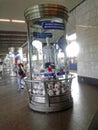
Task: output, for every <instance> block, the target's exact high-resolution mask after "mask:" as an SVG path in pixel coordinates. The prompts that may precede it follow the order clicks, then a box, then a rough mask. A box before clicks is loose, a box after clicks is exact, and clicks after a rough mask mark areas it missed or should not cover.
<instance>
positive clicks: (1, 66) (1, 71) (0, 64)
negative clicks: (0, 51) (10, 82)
mask: <svg viewBox="0 0 98 130" xmlns="http://www.w3.org/2000/svg"><path fill="white" fill-rule="evenodd" d="M2 74H3V65H2V62H0V79H2Z"/></svg>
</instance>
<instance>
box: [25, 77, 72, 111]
mask: <svg viewBox="0 0 98 130" xmlns="http://www.w3.org/2000/svg"><path fill="white" fill-rule="evenodd" d="M73 78H74V76H73V75H68V76H67V78H63V79H53V80H47V79H43V80H30V79H28V78H27V79H25V83H26V87H27V90H28V94H29V107H30V108H31V109H32V110H36V111H40V112H53V111H61V110H64V109H68V108H70V107H72V106H73V98H72V95H71V82H72V79H73ZM61 81H63V82H64V84H65V85H66V91H65V92H63V93H62V92H60V93H59V94H57V95H56V94H52V95H49V93H48V91H49V90H48V89H49V88H48V85H49V84H50V83H51V82H52V83H53V84H54V85H55V83H57V82H59V83H60V82H61ZM36 83H37V86H36V93H34V92H35V91H34V89H35V84H36ZM41 85H42V86H41ZM60 87H62V86H59V89H58V90H57V91H60V90H61V89H60ZM53 89H54V87H53V86H52V88H51V91H54V90H53ZM40 91H44V93H43V94H42V93H41V94H40ZM55 91H56V90H55Z"/></svg>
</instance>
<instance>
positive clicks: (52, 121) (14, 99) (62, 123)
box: [0, 74, 98, 130]
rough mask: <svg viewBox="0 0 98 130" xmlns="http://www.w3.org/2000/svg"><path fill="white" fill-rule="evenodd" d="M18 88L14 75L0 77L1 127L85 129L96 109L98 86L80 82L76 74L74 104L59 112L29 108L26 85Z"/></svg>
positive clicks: (7, 129) (6, 129)
mask: <svg viewBox="0 0 98 130" xmlns="http://www.w3.org/2000/svg"><path fill="white" fill-rule="evenodd" d="M75 76H76V74H75ZM17 88H18V87H17V81H16V77H4V78H3V79H0V130H88V126H89V124H90V123H91V121H92V118H93V116H94V114H95V113H96V111H97V110H98V86H92V85H86V84H80V83H78V81H77V76H76V77H75V78H74V79H73V81H72V96H73V102H74V103H73V107H72V108H71V109H68V110H65V111H61V112H55V113H40V112H35V111H32V110H31V109H30V108H29V106H28V93H27V90H26V88H25V89H23V90H21V92H19V91H17Z"/></svg>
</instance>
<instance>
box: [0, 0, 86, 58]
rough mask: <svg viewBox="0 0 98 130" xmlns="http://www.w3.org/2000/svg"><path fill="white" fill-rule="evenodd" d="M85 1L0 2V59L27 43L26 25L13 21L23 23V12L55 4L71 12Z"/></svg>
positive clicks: (16, 0)
mask: <svg viewBox="0 0 98 130" xmlns="http://www.w3.org/2000/svg"><path fill="white" fill-rule="evenodd" d="M83 1H85V0H42V1H41V0H0V19H7V20H9V21H7V22H3V21H0V58H4V57H5V55H6V54H7V53H8V52H9V48H10V47H21V46H22V45H23V44H24V43H25V42H26V41H27V27H26V23H24V22H23V23H18V22H15V20H22V21H25V18H24V10H25V9H26V8H28V7H31V6H33V5H36V4H43V3H54V4H55V3H56V4H61V5H63V6H65V7H67V9H68V11H69V12H70V11H72V10H73V9H74V8H76V7H77V6H78V5H79V4H81V3H82V2H83Z"/></svg>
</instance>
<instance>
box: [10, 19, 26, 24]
mask: <svg viewBox="0 0 98 130" xmlns="http://www.w3.org/2000/svg"><path fill="white" fill-rule="evenodd" d="M11 21H12V22H14V23H25V21H24V20H14V19H13V20H11Z"/></svg>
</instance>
